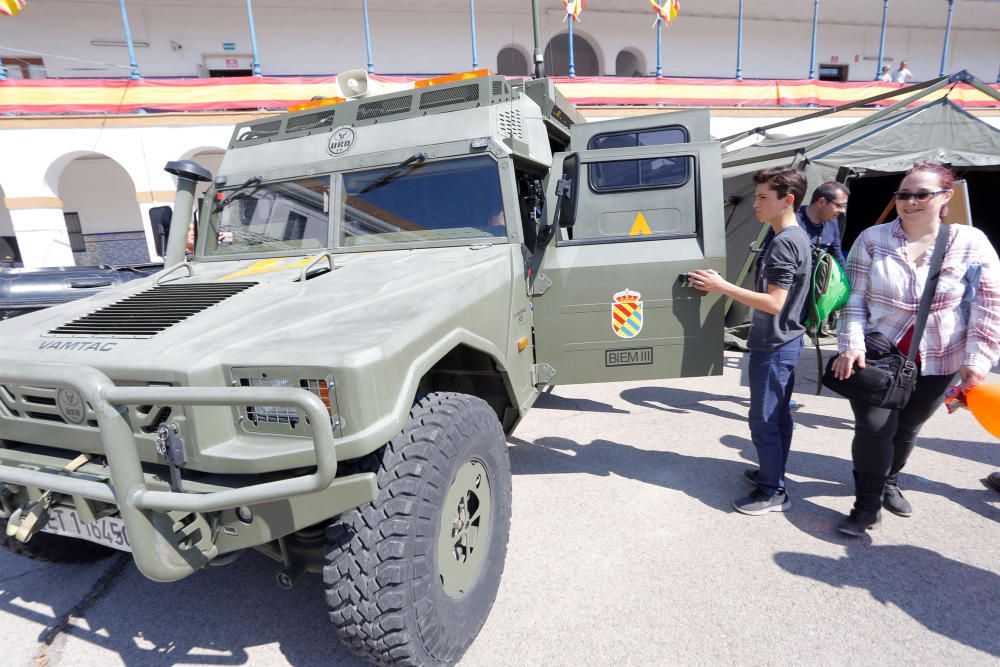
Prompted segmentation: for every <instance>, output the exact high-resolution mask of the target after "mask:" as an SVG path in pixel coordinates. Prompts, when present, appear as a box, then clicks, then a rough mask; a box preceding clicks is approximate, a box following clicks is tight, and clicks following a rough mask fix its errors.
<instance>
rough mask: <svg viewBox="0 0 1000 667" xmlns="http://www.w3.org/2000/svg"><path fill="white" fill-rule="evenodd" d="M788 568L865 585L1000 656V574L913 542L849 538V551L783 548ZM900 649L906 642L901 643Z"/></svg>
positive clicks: (780, 556) (933, 627) (928, 623)
mask: <svg viewBox="0 0 1000 667" xmlns="http://www.w3.org/2000/svg"><path fill="white" fill-rule="evenodd" d="M774 560H775V562H776V563H777V564H778V565H779V566H780V567H782V568H783V569H785V570H786V571H788V572H790V573H792V574H795V575H798V576H800V577H808V578H810V579H814V580H816V581H820V582H823V583H825V584H829V585H830V586H833V587H834V588H845V587H854V588H863V589H867V590H868V591H870V592H871V595H872V597H874V598H875V599H876V600H878V601H879V602H882V603H883V604H891V605H894V606H896V607H899V608H900V609H901V610H902V611H904V612H906V613H907V614H909V615H910V616H911V617H913V619H915V620H916V621H918V622H919V623H921V624H922V625H923V626H924V627H926V628H927V629H928V630H930V631H932V632H935V633H937V634H940V635H942V636H945V637H948V638H950V639H953V640H955V641H957V642H961V643H962V644H965V645H966V646H971V647H973V648H975V649H978V650H980V651H983V652H985V653H989V654H990V655H993V656H1000V630H998V627H997V619H998V618H1000V595H998V594H997V592H998V591H1000V575H997V574H996V573H994V572H990V571H988V570H983V569H980V568H978V567H975V566H972V565H967V564H965V563H961V562H959V561H956V560H952V559H950V558H946V557H944V556H942V555H941V554H939V553H937V552H934V551H931V550H929V549H924V548H921V547H915V546H910V545H884V546H874V545H872V544H870V542H868V541H867V540H864V541H855V542H852V543H849V544H848V548H847V555H846V556H844V557H841V558H827V557H824V556H817V555H813V554H803V553H793V552H779V553H777V554H775V556H774ZM900 651H901V653H900V655H905V646H903V645H900Z"/></svg>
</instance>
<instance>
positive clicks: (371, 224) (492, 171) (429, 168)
mask: <svg viewBox="0 0 1000 667" xmlns="http://www.w3.org/2000/svg"><path fill="white" fill-rule="evenodd" d="M424 158H426V155H422V154H418V155H417V156H414V157H413V158H410V159H409V160H404V161H403V162H402V163H401V164H400V165H397V166H388V167H381V168H379V169H369V170H366V171H355V172H350V173H346V174H344V176H343V178H344V221H343V225H342V232H341V233H342V239H341V243H342V245H344V246H364V245H376V244H385V243H403V242H413V241H447V240H460V239H476V238H483V237H506V236H507V225H506V220H505V219H504V213H503V199H502V197H501V194H500V177H499V173H498V171H497V163H496V162H495V161H494V160H493V159H492V158H490V157H488V156H486V155H480V156H476V157H467V158H455V159H451V160H440V161H436V162H427V161H424Z"/></svg>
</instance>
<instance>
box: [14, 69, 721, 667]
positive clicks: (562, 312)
mask: <svg viewBox="0 0 1000 667" xmlns="http://www.w3.org/2000/svg"><path fill="white" fill-rule="evenodd" d="M167 168H168V171H171V173H174V174H175V175H177V177H178V194H177V201H176V205H175V209H174V210H175V211H176V213H175V216H177V217H176V218H175V224H174V225H172V230H171V236H170V239H169V241H168V248H167V254H166V259H167V262H166V268H165V269H164V270H163V271H160V272H159V273H157V274H155V275H153V276H151V277H149V278H145V279H140V280H135V281H132V282H129V283H126V284H123V285H121V286H119V287H117V288H115V289H114V290H109V291H107V292H104V293H102V294H99V295H96V296H93V297H90V298H88V299H84V300H81V301H75V302H72V303H67V304H63V305H59V306H55V307H52V308H49V309H46V310H42V311H38V312H34V313H29V314H27V315H23V316H21V317H18V318H16V319H13V320H9V321H6V322H2V323H0V336H2V340H3V345H2V346H0V438H2V447H0V482H2V485H0V510H2V514H0V516H2V521H0V525H2V527H3V529H4V530H5V535H6V537H4V538H3V540H4V542H3V544H4V546H5V547H6V548H7V549H8V550H10V551H13V552H15V553H18V554H21V555H25V556H28V557H33V558H39V559H43V560H50V561H84V560H89V559H96V558H99V557H101V556H104V555H106V554H108V553H110V552H111V550H112V549H119V550H125V551H130V552H131V553H132V556H133V558H134V560H135V563H136V566H137V567H138V568H139V570H140V571H141V572H142V573H143V574H144V575H146V576H147V577H149V578H150V579H153V580H156V581H162V582H167V581H174V580H178V579H181V578H183V577H186V576H188V575H190V574H191V573H192V572H194V571H196V570H198V569H200V568H204V567H206V566H211V565H222V564H226V563H229V562H231V561H233V560H234V559H235V558H236V557H237V556H238V555H239V554H240V553H241V552H242V551H244V550H246V549H257V550H259V551H262V552H264V553H265V554H268V555H269V556H271V557H273V558H274V559H275V560H276V561H278V562H279V563H280V566H279V568H276V569H278V574H277V577H278V582H279V583H280V584H282V585H283V586H286V587H287V586H290V585H292V582H293V581H295V579H296V577H297V576H298V575H299V574H300V573H301V572H303V571H309V572H321V573H322V580H323V585H324V586H325V589H326V598H327V601H328V602H329V607H330V618H331V619H332V621H333V623H334V625H335V626H336V629H337V632H338V633H339V635H340V637H341V638H342V639H343V640H344V642H346V643H347V645H348V646H350V647H351V648H352V649H353V650H354V651H356V652H357V653H360V654H362V655H365V656H367V657H368V658H369V659H371V660H373V661H375V662H378V663H394V664H440V663H453V662H455V661H456V660H458V659H459V658H460V657H461V655H462V654H463V652H464V651H465V650H466V648H467V647H468V646H469V645H470V643H471V642H472V641H473V639H474V638H475V636H476V634H477V633H478V632H479V629H480V628H481V627H482V625H483V623H484V621H485V620H486V618H487V616H488V614H489V611H490V608H491V606H492V604H493V600H494V597H495V595H496V592H497V587H498V585H499V580H500V576H501V572H502V570H503V567H504V559H505V556H506V550H507V538H508V533H509V528H510V509H511V475H510V467H509V461H508V454H507V450H506V443H505V434H506V433H510V432H511V431H512V430H513V429H514V428H515V427H516V425H517V423H518V421H519V420H520V419H521V418H522V417H523V416H524V414H525V413H526V412H527V410H528V409H529V408H530V407H531V406H532V403H533V402H534V401H535V399H536V397H538V395H539V390H540V388H544V387H545V386H546V385H552V384H563V383H584V382H602V381H621V380H644V379H655V378H672V377H680V376H694V375H708V374H718V373H721V370H722V334H723V326H722V302H721V301H720V300H719V299H718V297H717V296H714V295H705V294H702V293H700V292H697V291H696V290H694V289H693V288H692V287H691V286H690V285H688V284H687V283H686V282H685V280H684V278H683V275H682V274H684V273H686V272H687V271H689V270H692V269H696V268H716V269H718V270H720V271H721V270H722V269H723V266H724V256H723V255H724V230H723V216H722V210H721V209H722V193H721V175H720V158H719V148H718V144H716V143H712V142H709V141H708V113H707V111H684V112H677V113H671V114H658V115H652V116H643V117H636V118H628V119H619V120H609V121H601V122H593V123H584V122H582V118H581V117H580V116H579V115H578V113H577V112H576V110H575V109H574V108H573V107H572V105H570V104H568V103H567V102H566V101H565V100H564V99H563V98H562V97H561V96H560V95H559V93H558V92H557V91H556V89H555V87H554V86H553V84H552V83H551V82H550V81H549V80H548V79H544V78H541V79H534V80H527V81H508V80H505V79H504V78H503V77H500V76H492V75H489V74H488V73H485V72H477V73H472V74H468V75H455V76H450V77H444V78H442V79H436V80H429V81H426V82H420V83H418V85H417V86H416V87H415V88H414V89H413V90H406V91H400V92H396V93H391V94H385V95H380V96H376V97H366V98H360V99H353V100H321V101H317V102H314V103H310V104H308V105H305V108H303V109H301V110H298V111H295V112H292V113H287V114H283V115H278V116H275V117H273V118H267V119H263V120H256V121H252V122H249V123H245V124H241V125H239V126H237V127H236V129H235V132H234V134H233V137H232V140H231V143H230V145H229V148H228V151H227V152H226V154H225V157H224V159H223V161H222V164H221V167H220V170H219V173H218V174H215V175H214V176H213V175H210V174H208V173H207V172H206V171H205V170H204V169H203V168H201V167H199V166H198V165H196V164H194V163H191V162H186V161H185V162H174V163H169V164H168V165H167ZM207 180H210V181H211V186H210V189H209V192H208V195H207V196H206V199H205V201H206V203H205V204H204V207H203V209H202V210H201V214H200V217H199V229H198V242H197V246H196V248H195V251H194V253H193V255H192V256H190V257H187V258H186V257H185V254H184V244H185V236H186V234H185V232H186V230H187V227H188V225H187V224H186V223H187V220H185V219H183V216H185V215H187V216H190V214H191V210H192V207H193V191H194V188H195V185H196V183H197V182H198V181H207ZM178 218H179V219H178ZM188 219H190V218H188Z"/></svg>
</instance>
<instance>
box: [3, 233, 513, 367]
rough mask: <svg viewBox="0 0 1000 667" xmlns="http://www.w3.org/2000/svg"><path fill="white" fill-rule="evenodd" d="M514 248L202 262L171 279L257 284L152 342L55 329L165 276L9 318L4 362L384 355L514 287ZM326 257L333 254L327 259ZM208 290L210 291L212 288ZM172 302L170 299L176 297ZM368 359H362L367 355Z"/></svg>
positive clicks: (204, 362) (168, 280)
mask: <svg viewBox="0 0 1000 667" xmlns="http://www.w3.org/2000/svg"><path fill="white" fill-rule="evenodd" d="M511 252H512V250H511V246H508V245H495V246H473V247H468V246H463V247H449V248H423V249H414V250H390V251H384V250H383V251H375V252H367V253H350V254H343V255H336V256H334V260H333V262H334V269H333V270H332V271H330V272H327V273H324V274H322V275H317V276H315V277H311V278H309V279H308V280H300V277H301V273H302V269H303V268H304V267H305V265H306V264H308V262H309V261H310V260H311V259H312V258H311V257H307V258H303V257H286V258H276V259H267V260H241V261H225V262H191V263H190V264H189V266H190V267H191V268H192V275H190V276H189V275H187V271H186V270H184V269H180V270H176V271H175V272H174V273H172V274H169V275H166V274H160V276H159V280H160V284H161V285H186V286H188V287H189V288H190V289H193V290H200V289H205V288H210V287H212V286H219V285H232V284H234V283H250V284H251V285H250V286H249V287H247V288H246V289H244V290H242V291H240V292H239V293H237V294H234V295H232V296H228V297H226V298H223V299H221V300H220V301H218V302H217V303H215V304H214V305H211V306H209V307H207V308H205V309H204V310H202V311H200V312H198V313H195V314H193V315H191V316H190V317H188V318H186V319H184V320H183V321H180V322H178V323H176V324H174V325H172V326H170V327H168V328H166V329H165V330H163V331H161V332H159V333H156V334H154V335H151V336H149V337H146V338H134V337H127V336H122V335H115V333H114V332H109V333H102V334H101V335H82V336H65V335H63V336H60V335H53V334H52V333H50V332H51V331H52V330H53V329H55V328H57V327H59V326H61V325H64V324H66V323H68V322H71V321H73V320H75V319H77V318H80V317H83V316H86V315H88V314H91V313H94V312H97V311H100V310H102V309H104V308H105V307H107V306H109V305H110V304H113V303H116V302H120V301H122V300H123V299H125V298H127V297H130V296H133V295H139V294H141V293H144V292H148V291H149V290H151V289H153V288H154V284H155V282H154V281H155V280H156V278H157V277H156V276H154V277H153V278H150V279H145V280H137V281H133V282H130V283H127V284H125V285H122V286H121V287H120V288H118V289H116V290H114V291H113V292H110V293H104V294H100V295H98V296H95V297H91V298H88V299H83V300H80V301H75V302H72V303H67V304H63V305H60V306H55V307H53V308H49V309H46V310H43V311H38V312H35V313H30V314H28V315H24V316H21V317H19V318H16V319H13V320H8V321H6V322H0V341H2V342H3V345H2V346H0V347H2V349H0V361H10V362H14V361H17V362H25V361H28V362H35V361H37V362H55V363H74V364H85V365H88V366H94V367H97V368H99V369H101V370H103V371H104V372H105V373H106V374H108V375H109V376H111V377H113V378H116V377H117V378H119V379H127V378H128V377H129V376H133V375H134V376H135V377H136V379H139V378H149V377H150V374H149V373H150V371H152V370H154V369H159V370H160V371H162V373H161V375H165V376H170V375H171V374H174V375H177V374H181V373H183V372H185V371H186V372H191V371H192V370H196V369H197V368H199V367H205V368H208V367H215V368H217V367H219V365H220V364H221V365H223V366H225V365H261V366H268V365H275V366H277V365H288V364H295V365H304V364H316V365H327V364H335V363H342V362H344V361H345V360H346V359H347V358H349V357H350V358H352V361H353V363H354V364H355V365H356V364H357V363H359V359H358V357H359V355H365V354H374V355H379V354H381V352H380V351H381V350H382V349H383V348H385V347H386V346H392V345H394V344H395V342H396V339H399V338H405V337H406V336H407V335H409V332H411V331H414V330H419V331H424V332H426V331H427V330H428V328H436V329H439V328H440V327H441V322H442V321H445V320H448V319H449V318H450V319H451V320H457V319H459V318H460V316H461V313H462V311H463V310H465V309H473V310H474V309H475V308H476V307H477V305H476V304H477V303H480V302H481V304H480V306H479V307H480V308H483V307H484V306H483V305H482V304H485V303H486V302H487V300H490V301H492V302H493V303H496V300H497V299H498V298H505V296H504V294H502V293H503V292H509V289H510V287H509V286H510V274H511V266H512V263H511ZM326 265H327V261H326V259H325V258H324V259H320V260H319V262H318V263H317V264H316V265H315V266H314V267H313V268H312V269H311V270H310V274H313V272H314V270H315V268H316V267H324V266H326ZM203 286H204V287H203ZM164 307H169V304H168V305H167V306H164ZM362 361H363V360H362Z"/></svg>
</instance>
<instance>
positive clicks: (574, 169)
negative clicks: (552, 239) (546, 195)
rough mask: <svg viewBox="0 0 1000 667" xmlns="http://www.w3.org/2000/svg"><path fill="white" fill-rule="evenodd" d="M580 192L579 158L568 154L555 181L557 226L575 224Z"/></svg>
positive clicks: (573, 154)
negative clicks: (557, 209)
mask: <svg viewBox="0 0 1000 667" xmlns="http://www.w3.org/2000/svg"><path fill="white" fill-rule="evenodd" d="M579 192H580V156H579V155H578V154H576V153H570V154H569V155H567V156H566V157H565V158H564V159H563V167H562V176H561V177H560V179H559V180H558V181H556V196H557V197H559V211H558V220H557V222H558V224H559V226H560V227H572V226H573V225H575V224H576V205H577V202H578V201H579V196H578V195H579Z"/></svg>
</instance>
